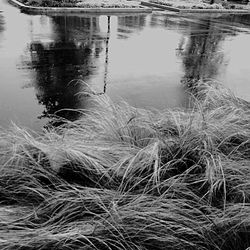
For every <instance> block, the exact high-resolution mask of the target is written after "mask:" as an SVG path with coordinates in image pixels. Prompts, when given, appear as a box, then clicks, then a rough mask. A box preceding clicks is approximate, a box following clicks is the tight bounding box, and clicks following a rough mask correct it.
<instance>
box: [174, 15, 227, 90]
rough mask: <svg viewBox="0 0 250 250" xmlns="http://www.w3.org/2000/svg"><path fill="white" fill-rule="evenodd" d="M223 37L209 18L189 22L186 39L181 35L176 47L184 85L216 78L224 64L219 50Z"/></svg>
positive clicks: (222, 55)
mask: <svg viewBox="0 0 250 250" xmlns="http://www.w3.org/2000/svg"><path fill="white" fill-rule="evenodd" d="M224 38H225V34H224V33H223V32H221V31H220V30H218V29H216V27H215V24H214V23H213V22H212V20H211V19H210V18H209V19H206V20H203V21H201V20H200V21H199V22H197V23H192V24H191V27H190V32H189V35H188V37H187V39H186V40H185V37H182V40H181V41H180V44H179V47H178V54H179V55H180V56H181V57H182V59H183V66H184V71H185V75H184V77H183V79H182V82H183V83H184V85H186V86H191V85H193V84H194V83H196V82H197V81H200V80H206V79H215V78H216V76H217V75H218V74H219V72H220V70H221V69H222V68H223V66H224V65H225V60H224V54H223V52H221V51H220V44H221V41H223V40H224Z"/></svg>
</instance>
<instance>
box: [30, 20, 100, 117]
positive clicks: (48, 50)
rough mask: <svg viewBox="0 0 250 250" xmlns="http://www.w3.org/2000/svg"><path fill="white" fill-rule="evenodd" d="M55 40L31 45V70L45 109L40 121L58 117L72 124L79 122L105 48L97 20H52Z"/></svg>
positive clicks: (39, 98)
mask: <svg viewBox="0 0 250 250" xmlns="http://www.w3.org/2000/svg"><path fill="white" fill-rule="evenodd" d="M52 20H53V23H54V25H55V26H54V32H55V34H56V39H55V41H53V42H48V43H42V42H32V43H31V44H30V53H31V66H30V67H31V68H32V69H34V70H35V82H34V84H33V86H34V87H35V89H36V96H37V99H38V102H39V104H42V105H44V106H45V110H44V111H43V114H42V115H41V116H40V118H43V117H50V116H51V115H55V114H56V115H57V116H60V117H63V118H66V119H69V120H71V121H73V120H76V119H78V118H79V116H80V113H79V112H76V109H83V108H85V107H86V105H87V100H86V99H84V98H81V95H79V93H80V92H82V91H84V90H86V88H88V87H87V85H86V84H85V82H88V79H89V78H90V77H91V75H93V74H94V73H95V70H96V67H97V66H96V62H95V59H96V58H97V57H98V56H99V53H100V51H101V50H103V47H104V45H103V44H104V41H102V40H101V39H97V38H96V37H95V33H96V32H98V20H97V18H78V17H61V16H58V17H53V19H52Z"/></svg>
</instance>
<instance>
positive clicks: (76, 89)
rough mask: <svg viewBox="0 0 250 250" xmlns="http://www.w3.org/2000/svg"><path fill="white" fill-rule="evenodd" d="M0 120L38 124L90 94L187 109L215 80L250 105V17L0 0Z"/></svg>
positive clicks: (72, 115)
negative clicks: (113, 11)
mask: <svg viewBox="0 0 250 250" xmlns="http://www.w3.org/2000/svg"><path fill="white" fill-rule="evenodd" d="M0 9H2V10H3V11H4V12H2V13H0V125H1V126H3V127H7V126H9V124H10V123H11V122H14V123H16V124H18V125H21V126H25V127H28V128H31V129H35V130H39V129H41V128H42V127H43V126H44V125H46V124H47V123H48V122H49V118H48V116H49V115H51V114H54V113H56V114H58V115H60V116H63V117H66V118H68V119H71V120H74V119H77V117H78V116H79V114H78V113H76V112H74V111H73V110H74V109H79V108H81V109H87V108H88V107H89V105H90V104H89V101H88V98H87V97H86V96H84V95H83V94H81V93H83V92H84V91H88V90H90V89H91V90H93V91H95V92H96V93H98V94H102V93H104V92H105V93H107V94H108V95H109V96H110V97H111V98H112V99H113V100H115V101H116V100H120V99H123V100H125V101H127V102H128V103H130V104H131V105H133V106H136V107H143V108H158V109H163V108H167V107H170V108H172V107H186V106H188V105H189V95H188V93H187V91H186V85H187V84H188V83H189V82H192V81H195V80H199V79H213V80H217V81H219V82H221V83H222V84H224V85H226V86H228V87H229V88H230V89H232V91H233V92H234V93H235V94H236V95H237V96H239V97H241V98H243V99H245V100H248V101H250V84H249V81H250V64H249V62H248V60H250V50H249V44H250V15H245V16H233V15H227V16H220V15H197V14H196V15H186V16H180V15H179V14H173V13H170V12H168V13H167V12H155V13H153V14H149V15H134V16H124V15H123V16H111V17H108V16H89V15H79V16H71V15H67V16H50V17H48V16H44V15H27V14H24V13H20V11H19V10H18V9H17V8H15V7H13V6H11V5H9V4H8V3H7V2H6V1H5V0H0Z"/></svg>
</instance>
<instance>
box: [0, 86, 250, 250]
mask: <svg viewBox="0 0 250 250" xmlns="http://www.w3.org/2000/svg"><path fill="white" fill-rule="evenodd" d="M194 90H195V92H194V106H193V108H192V109H191V110H185V111H184V110H165V111H149V110H142V109H136V108H133V107H131V106H129V105H128V104H126V103H120V104H114V103H112V102H111V101H110V100H109V99H108V97H107V96H93V97H92V98H93V100H94V103H95V105H93V106H94V108H93V109H90V110H88V111H85V112H84V113H83V116H82V118H81V119H79V120H77V121H75V122H70V121H65V123H64V124H63V125H61V126H60V127H57V128H50V130H47V131H46V132H45V133H44V134H42V135H36V134H34V133H33V132H28V131H25V130H23V129H20V128H18V127H16V126H15V127H13V129H12V130H9V131H3V130H2V132H1V133H0V148H1V150H0V162H1V167H0V249H8V250H9V249H67V250H68V249H86V250H89V249H104V250H105V249H136V250H146V249H156V250H158V249H159V250H163V249H173V250H174V249H201V250H203V249H204V250H205V249H211V250H212V249H222V250H224V249H225V250H226V249H236V250H245V249H246V248H248V247H250V143H249V142H250V125H249V124H250V111H249V110H250V109H249V104H248V103H247V102H246V101H243V100H241V99H239V98H236V97H235V96H234V95H233V94H232V93H231V92H230V91H228V90H227V89H224V88H223V87H222V86H220V85H217V84H214V83H206V84H204V83H202V84H198V85H196V86H195V89H194Z"/></svg>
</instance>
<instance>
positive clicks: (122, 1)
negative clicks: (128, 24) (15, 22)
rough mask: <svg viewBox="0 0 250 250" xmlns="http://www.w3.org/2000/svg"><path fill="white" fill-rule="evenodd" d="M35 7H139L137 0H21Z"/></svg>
mask: <svg viewBox="0 0 250 250" xmlns="http://www.w3.org/2000/svg"><path fill="white" fill-rule="evenodd" d="M19 2H21V3H23V4H25V5H28V6H34V7H81V8H139V7H140V4H139V2H137V1H127V0H63V1H61V0H19Z"/></svg>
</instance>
